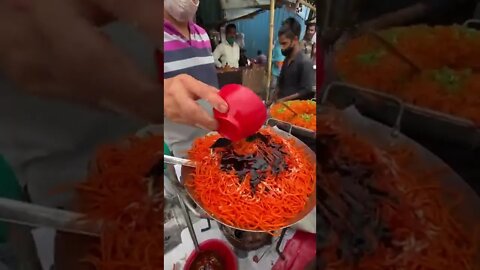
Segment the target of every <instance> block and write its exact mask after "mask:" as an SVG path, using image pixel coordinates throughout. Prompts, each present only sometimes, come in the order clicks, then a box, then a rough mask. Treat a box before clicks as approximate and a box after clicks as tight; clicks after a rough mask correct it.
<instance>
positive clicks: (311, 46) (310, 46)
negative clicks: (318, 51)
mask: <svg viewBox="0 0 480 270" xmlns="http://www.w3.org/2000/svg"><path fill="white" fill-rule="evenodd" d="M315 24H316V20H312V21H309V22H308V23H307V30H306V31H305V35H304V36H303V40H302V41H301V42H300V47H301V48H302V52H303V53H304V54H305V55H306V56H307V57H309V58H311V59H312V60H313V59H315V39H314V38H313V37H314V36H315V34H316V32H317V28H316V25H315ZM315 38H316V36H315Z"/></svg>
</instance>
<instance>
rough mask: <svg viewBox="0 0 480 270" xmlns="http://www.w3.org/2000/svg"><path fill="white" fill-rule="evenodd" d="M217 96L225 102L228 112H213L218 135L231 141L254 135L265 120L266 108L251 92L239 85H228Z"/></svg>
mask: <svg viewBox="0 0 480 270" xmlns="http://www.w3.org/2000/svg"><path fill="white" fill-rule="evenodd" d="M219 95H220V96H221V97H222V98H223V99H224V100H225V101H226V102H227V104H228V111H227V112H226V113H220V112H218V111H217V110H215V109H214V110H213V115H214V117H215V119H216V120H217V121H218V133H220V135H222V136H223V137H225V138H227V139H230V140H232V141H239V140H241V139H244V138H247V137H248V136H251V135H253V134H255V133H256V132H257V131H258V130H259V129H260V128H261V127H262V126H263V124H264V123H265V121H266V120H267V108H266V107H265V105H264V104H263V102H262V100H261V99H260V97H258V96H257V95H256V94H255V93H254V92H253V91H252V90H250V89H249V88H247V87H244V86H242V85H239V84H228V85H225V86H224V87H222V89H220V92H219Z"/></svg>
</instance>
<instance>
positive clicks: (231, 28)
mask: <svg viewBox="0 0 480 270" xmlns="http://www.w3.org/2000/svg"><path fill="white" fill-rule="evenodd" d="M225 37H226V41H227V42H226V43H223V42H222V43H220V44H219V45H218V46H217V48H215V51H214V52H213V58H214V60H215V66H216V67H217V68H225V67H230V68H238V67H239V63H238V61H239V60H240V46H239V45H238V44H237V42H236V41H235V40H236V37H237V27H236V26H235V24H229V25H227V27H226V28H225Z"/></svg>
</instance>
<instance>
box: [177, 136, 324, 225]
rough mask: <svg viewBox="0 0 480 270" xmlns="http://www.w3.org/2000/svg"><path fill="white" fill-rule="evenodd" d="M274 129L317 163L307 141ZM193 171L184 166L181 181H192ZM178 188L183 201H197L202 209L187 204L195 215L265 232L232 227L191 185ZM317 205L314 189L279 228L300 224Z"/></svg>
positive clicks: (196, 203) (197, 204) (196, 204)
mask: <svg viewBox="0 0 480 270" xmlns="http://www.w3.org/2000/svg"><path fill="white" fill-rule="evenodd" d="M274 130H275V131H276V132H277V133H278V134H279V135H281V136H282V137H284V138H293V139H294V140H295V143H296V144H297V145H298V146H299V147H301V148H303V149H305V151H306V153H307V155H308V157H309V160H310V161H311V162H312V163H313V164H315V162H316V156H315V152H314V151H312V150H311V149H310V148H309V147H308V146H307V145H306V144H305V143H303V142H302V141H301V140H299V139H298V138H296V137H295V136H292V135H291V134H289V133H287V132H285V131H282V130H280V129H278V128H276V129H275V128H274ZM193 172H194V169H193V168H190V167H186V166H183V167H182V179H181V183H182V184H183V183H187V182H188V181H190V179H191V177H193ZM182 184H180V185H182ZM177 188H178V189H179V195H180V197H181V198H182V200H183V201H185V202H188V201H189V199H191V200H193V202H194V203H195V206H198V208H200V209H198V208H196V207H195V206H194V205H191V204H189V203H187V204H186V206H187V207H188V210H190V211H191V212H192V213H193V214H194V215H195V216H197V217H199V218H205V216H203V215H202V214H203V213H205V214H206V215H207V216H206V217H208V218H210V219H213V220H215V221H217V222H219V223H221V224H223V225H225V226H227V227H230V228H233V229H237V230H243V231H249V232H264V231H261V230H248V229H244V228H237V227H232V226H230V225H228V224H225V223H224V222H222V221H221V220H218V219H216V218H215V217H214V216H213V215H212V214H211V213H209V211H207V210H205V208H204V207H203V205H202V203H201V202H200V201H199V200H197V199H196V198H195V195H194V194H195V193H194V191H193V189H192V188H191V187H189V186H184V185H182V187H179V186H178V185H177ZM181 191H184V192H185V193H187V194H188V197H185V196H184V195H182V194H181V193H180V192H181ZM182 193H183V192H182ZM315 206H316V192H315V191H314V192H313V193H312V194H311V195H310V197H309V198H308V200H307V203H306V205H305V207H304V210H303V211H301V212H300V213H298V214H297V215H296V216H295V217H294V218H292V219H291V220H289V222H288V224H286V225H285V226H283V227H281V228H278V230H281V229H283V228H287V227H291V226H294V225H298V223H300V222H301V221H302V220H303V219H304V218H306V217H307V216H308V215H309V214H310V213H311V212H312V210H313V209H314V208H315ZM198 210H201V211H200V213H199V211H198Z"/></svg>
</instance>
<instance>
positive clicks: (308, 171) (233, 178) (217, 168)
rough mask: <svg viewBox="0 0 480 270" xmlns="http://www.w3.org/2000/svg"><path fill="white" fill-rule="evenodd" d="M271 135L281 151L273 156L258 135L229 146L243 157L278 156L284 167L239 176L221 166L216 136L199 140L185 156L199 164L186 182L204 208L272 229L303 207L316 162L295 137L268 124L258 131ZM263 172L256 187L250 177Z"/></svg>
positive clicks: (228, 219) (229, 220)
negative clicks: (286, 134) (262, 178)
mask: <svg viewBox="0 0 480 270" xmlns="http://www.w3.org/2000/svg"><path fill="white" fill-rule="evenodd" d="M259 133H260V134H262V135H264V136H269V138H270V139H271V141H270V142H271V143H273V144H276V145H281V146H282V147H283V149H284V154H283V155H282V156H273V154H272V153H273V152H274V151H273V150H272V148H271V147H269V144H263V143H262V142H261V141H260V140H254V141H248V140H242V141H239V142H234V143H233V144H232V146H231V147H233V150H234V151H235V153H237V154H238V155H239V156H241V157H247V156H250V157H252V156H253V157H255V155H259V156H260V155H265V156H267V160H272V161H281V162H284V163H285V165H286V166H287V169H286V170H283V171H280V172H278V174H276V173H274V172H272V171H271V170H267V171H263V170H255V169H254V168H253V170H252V171H250V172H249V173H247V174H246V175H245V177H243V179H242V177H239V175H238V172H236V171H235V170H233V169H232V170H229V171H227V170H222V164H221V159H222V155H224V154H225V149H224V148H215V149H212V148H211V146H212V145H213V144H214V143H215V142H216V141H217V140H218V139H219V138H220V136H219V135H210V136H206V137H203V138H200V139H197V140H196V141H195V142H194V144H193V147H192V149H191V151H190V153H189V158H190V159H191V160H193V161H195V162H196V164H197V166H196V169H195V172H194V174H193V176H192V179H191V180H190V181H188V182H187V183H186V185H188V186H190V187H191V188H192V190H193V193H194V196H195V197H196V199H198V200H199V201H200V202H201V204H202V205H203V207H204V208H205V209H206V210H207V211H208V212H209V213H211V214H213V216H214V217H215V218H217V219H219V220H220V221H222V222H223V223H225V224H227V225H230V226H233V227H237V228H241V229H245V230H259V231H265V232H272V231H275V230H278V229H280V228H282V227H284V226H286V225H289V224H287V223H288V221H289V220H291V219H292V218H294V217H295V216H296V215H297V214H298V213H299V212H301V211H302V210H303V209H304V207H305V206H306V203H307V201H308V198H309V196H310V195H311V194H312V193H313V192H314V189H315V165H314V164H313V163H312V161H311V160H309V159H308V156H307V153H306V152H305V150H304V149H300V148H299V147H298V146H297V145H296V144H295V142H294V141H293V139H291V138H290V139H286V138H283V137H281V136H279V135H278V134H277V133H276V132H275V131H273V130H272V129H271V128H265V129H262V130H260V131H259ZM261 173H264V174H265V179H264V180H263V181H261V182H260V183H258V185H256V188H255V189H254V188H253V187H252V186H251V184H250V183H251V182H250V180H251V179H252V178H253V177H254V176H253V174H261Z"/></svg>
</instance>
